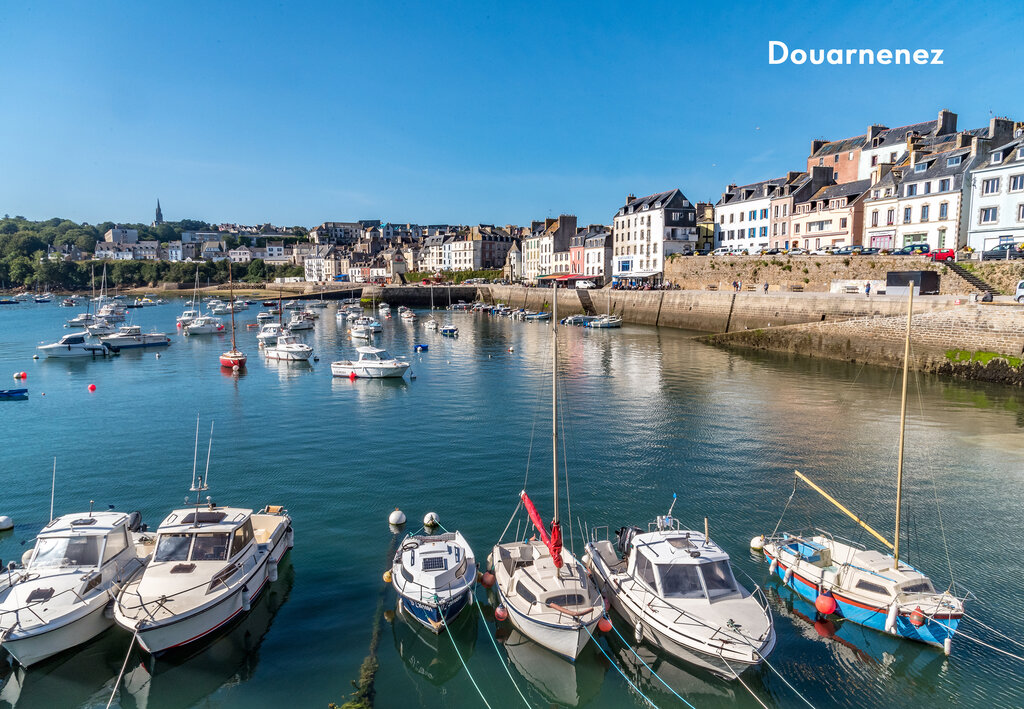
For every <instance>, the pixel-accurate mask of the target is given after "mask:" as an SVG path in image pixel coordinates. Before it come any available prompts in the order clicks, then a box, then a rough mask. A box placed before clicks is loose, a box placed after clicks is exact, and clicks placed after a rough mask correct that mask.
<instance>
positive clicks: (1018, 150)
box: [1017, 148, 1024, 160]
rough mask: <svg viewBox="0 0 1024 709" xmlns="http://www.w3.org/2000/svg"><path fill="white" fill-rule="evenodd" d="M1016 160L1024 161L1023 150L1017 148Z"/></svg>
mask: <svg viewBox="0 0 1024 709" xmlns="http://www.w3.org/2000/svg"><path fill="white" fill-rule="evenodd" d="M1017 159H1018V160H1024V148H1017Z"/></svg>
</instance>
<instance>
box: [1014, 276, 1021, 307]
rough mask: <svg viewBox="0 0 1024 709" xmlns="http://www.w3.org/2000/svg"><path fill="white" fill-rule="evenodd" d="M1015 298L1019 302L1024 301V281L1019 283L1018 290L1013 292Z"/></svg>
mask: <svg viewBox="0 0 1024 709" xmlns="http://www.w3.org/2000/svg"><path fill="white" fill-rule="evenodd" d="M1013 299H1014V300H1016V301H1017V302H1018V303H1024V281H1020V282H1019V283H1018V284H1017V290H1016V291H1014V293H1013Z"/></svg>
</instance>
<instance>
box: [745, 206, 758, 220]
mask: <svg viewBox="0 0 1024 709" xmlns="http://www.w3.org/2000/svg"><path fill="white" fill-rule="evenodd" d="M747 219H749V220H750V221H754V220H755V219H757V210H756V209H751V210H750V214H748V215H747Z"/></svg>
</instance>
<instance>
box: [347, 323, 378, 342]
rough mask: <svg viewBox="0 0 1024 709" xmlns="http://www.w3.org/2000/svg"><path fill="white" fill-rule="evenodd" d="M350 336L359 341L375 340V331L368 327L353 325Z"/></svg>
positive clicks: (349, 330)
mask: <svg viewBox="0 0 1024 709" xmlns="http://www.w3.org/2000/svg"><path fill="white" fill-rule="evenodd" d="M348 334H349V335H350V336H352V337H354V338H356V339H357V340H372V339H373V329H372V328H370V327H368V326H366V325H353V326H352V327H350V328H349V329H348Z"/></svg>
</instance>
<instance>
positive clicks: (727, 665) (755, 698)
mask: <svg viewBox="0 0 1024 709" xmlns="http://www.w3.org/2000/svg"><path fill="white" fill-rule="evenodd" d="M722 662H724V663H725V666H726V667H728V668H729V671H730V672H732V676H733V677H735V678H736V679H737V680H739V683H740V684H742V685H743V689H745V690H747V692H749V693H750V696H752V697H753V698H754V701H755V702H757V703H758V704H760V705H761V706H762V707H764V709H768V705H767V704H765V703H764V702H762V701H761V698H760V697H758V696H757V695H756V694H754V690H752V689H751V688H750V687H748V686H747V683H746V682H744V681H743V678H742V677H740V675H739V673H738V672H737V671H736V670H734V669H733V668H732V665H730V664H729V661H728V660H726V659H725V658H724V657H723V658H722Z"/></svg>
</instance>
